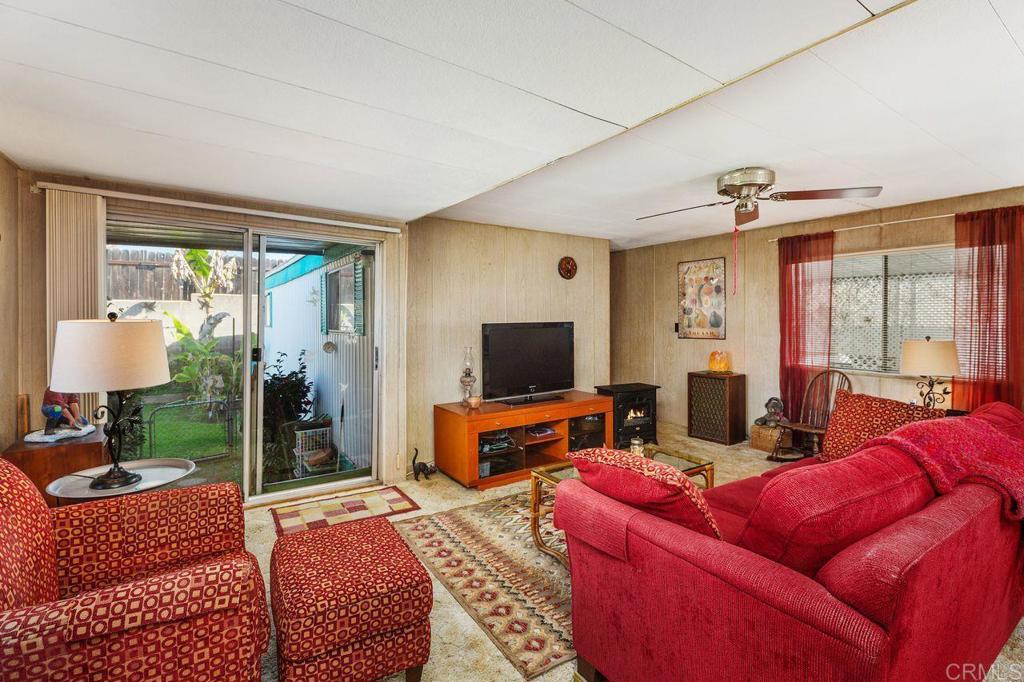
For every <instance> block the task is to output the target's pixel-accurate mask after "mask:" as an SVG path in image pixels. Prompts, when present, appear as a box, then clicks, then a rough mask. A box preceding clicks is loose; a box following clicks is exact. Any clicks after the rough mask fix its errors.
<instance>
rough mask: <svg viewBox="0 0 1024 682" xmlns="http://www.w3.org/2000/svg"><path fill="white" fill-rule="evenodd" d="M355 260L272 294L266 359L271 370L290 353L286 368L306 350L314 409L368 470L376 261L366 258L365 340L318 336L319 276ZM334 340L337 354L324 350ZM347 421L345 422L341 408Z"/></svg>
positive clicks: (334, 264)
mask: <svg viewBox="0 0 1024 682" xmlns="http://www.w3.org/2000/svg"><path fill="white" fill-rule="evenodd" d="M354 257H355V256H346V257H344V258H341V259H338V260H335V261H332V262H330V263H327V264H325V265H322V266H320V267H319V268H317V269H316V270H313V271H311V272H308V273H306V274H305V275H303V276H301V277H299V278H297V279H294V280H291V281H290V282H286V283H284V284H282V285H280V286H276V287H274V288H273V289H270V290H268V293H269V294H270V299H271V304H270V305H271V308H272V310H271V312H270V317H271V320H270V322H271V326H270V327H268V328H267V329H266V330H265V334H264V358H265V359H266V362H267V364H268V365H270V364H272V363H273V362H274V361H275V360H276V359H277V354H278V352H284V353H287V354H288V359H287V361H286V362H285V368H286V369H292V368H294V367H295V366H296V364H297V362H298V355H299V352H300V351H303V350H304V351H306V362H307V364H308V366H309V367H308V375H309V378H310V379H311V380H312V381H313V386H314V389H315V391H316V403H315V405H314V410H315V411H316V412H318V413H325V412H326V413H327V414H330V415H331V416H332V417H334V443H335V445H337V446H338V448H339V450H341V451H342V452H343V453H344V454H345V456H346V457H347V458H348V459H349V460H350V461H351V462H352V463H353V464H354V465H355V466H356V468H363V467H370V466H371V464H372V457H373V407H374V403H375V401H374V397H373V345H374V337H373V333H374V329H373V319H374V316H373V311H374V307H373V306H374V304H375V302H374V297H373V295H374V277H375V274H376V273H375V271H374V265H375V263H374V259H373V258H372V257H369V256H364V257H363V267H364V277H365V287H364V292H365V293H364V296H365V304H364V305H365V315H366V317H365V319H366V327H365V331H366V333H365V335H363V336H355V335H351V334H341V333H337V332H328V333H327V334H326V335H325V334H321V333H320V305H321V302H320V297H321V292H320V275H321V273H322V272H325V271H327V270H333V269H335V268H337V267H338V266H339V265H342V264H345V263H347V262H350V261H351V260H352V259H353V258H354ZM327 341H333V342H334V344H335V345H336V346H337V349H336V350H335V351H334V352H333V353H327V352H325V351H324V349H323V345H324V343H325V342H327ZM342 405H344V407H345V419H344V422H343V421H342V420H341V408H342Z"/></svg>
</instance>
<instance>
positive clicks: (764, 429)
mask: <svg viewBox="0 0 1024 682" xmlns="http://www.w3.org/2000/svg"><path fill="white" fill-rule="evenodd" d="M780 432H782V447H784V448H789V447H792V446H793V432H792V431H790V430H789V429H780V428H779V427H778V426H775V427H772V426H758V425H757V424H754V425H753V426H751V427H750V447H752V448H754V449H755V450H761V451H762V452H775V442H776V441H777V440H778V438H779V433H780Z"/></svg>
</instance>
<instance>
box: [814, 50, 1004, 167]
mask: <svg viewBox="0 0 1024 682" xmlns="http://www.w3.org/2000/svg"><path fill="white" fill-rule="evenodd" d="M810 53H811V55H813V56H814V58H815V59H817V60H818V61H820V62H821V63H822V64H824V65H825V66H826V67H828V68H829V69H831V70H832V71H833V72H835V73H836V74H837V75H839V76H840V77H841V78H843V79H844V80H846V81H847V82H848V83H850V84H851V85H852V86H853V87H855V88H857V89H858V90H860V91H861V92H863V93H864V94H866V95H867V96H868V97H870V98H871V99H873V100H875V101H876V102H878V103H879V104H881V105H882V106H883V107H885V108H886V109H888V110H889V111H891V112H892V113H893V114H894V115H896V116H898V117H900V119H902V120H903V121H905V122H906V123H907V124H908V125H910V126H912V127H914V128H917V129H918V130H920V131H921V132H922V133H924V134H925V135H927V136H928V137H930V138H931V139H932V140H934V141H935V142H936V143H937V144H939V145H942V146H943V147H945V148H946V149H948V150H949V151H951V152H953V153H954V154H956V155H957V156H959V157H960V158H961V159H963V160H964V161H966V162H967V163H969V164H970V165H972V166H974V167H975V168H977V169H978V170H980V171H981V172H983V173H985V174H987V175H989V176H991V177H995V175H994V174H993V173H992V172H991V171H989V170H988V169H987V168H984V167H982V166H981V165H979V164H978V163H977V162H976V161H975V160H974V159H972V158H970V157H968V156H966V155H965V154H964V153H963V152H961V151H960V150H958V149H956V148H954V147H951V146H950V145H949V144H947V143H946V142H945V141H944V140H942V139H941V138H939V137H938V136H936V135H935V134H934V133H932V132H931V131H929V130H928V129H926V128H925V127H924V126H922V125H921V124H920V123H918V122H917V121H914V120H913V119H911V118H908V117H907V116H905V115H904V114H903V113H902V112H901V111H899V110H897V109H895V108H894V107H893V106H892V105H891V104H889V103H888V102H886V101H885V100H884V99H882V98H881V97H879V96H878V95H876V94H875V93H873V92H871V90H869V89H868V88H866V87H864V86H863V85H861V84H860V83H858V82H857V81H856V80H855V79H854V78H853V77H851V76H850V75H849V74H847V73H845V72H844V71H843V70H842V69H840V68H839V67H837V66H836V65H834V64H832V63H831V62H829V61H828V59H826V58H825V57H823V56H822V55H820V54H818V52H817V51H816V50H810Z"/></svg>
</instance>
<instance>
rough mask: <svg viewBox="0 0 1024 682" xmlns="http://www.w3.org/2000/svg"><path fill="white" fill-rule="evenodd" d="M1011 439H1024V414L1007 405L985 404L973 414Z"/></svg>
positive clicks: (972, 414) (972, 413)
mask: <svg viewBox="0 0 1024 682" xmlns="http://www.w3.org/2000/svg"><path fill="white" fill-rule="evenodd" d="M971 416H972V417H977V418H978V419H984V420H985V421H987V422H988V423H989V424H991V425H992V426H994V427H995V428H997V429H999V430H1000V431H1002V432H1003V433H1005V434H1006V435H1007V436H1010V437H1011V438H1024V412H1021V411H1020V410H1018V409H1017V408H1016V407H1014V406H1013V405H1009V404H1007V403H999V402H996V403H985V404H984V405H982V406H981V407H979V408H977V409H975V410H974V411H973V412H971Z"/></svg>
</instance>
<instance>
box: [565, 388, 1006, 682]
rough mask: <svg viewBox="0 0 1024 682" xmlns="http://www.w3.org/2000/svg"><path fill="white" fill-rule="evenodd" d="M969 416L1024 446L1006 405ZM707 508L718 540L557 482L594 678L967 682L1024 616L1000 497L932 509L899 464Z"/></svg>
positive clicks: (858, 465) (938, 502) (784, 475)
mask: <svg viewBox="0 0 1024 682" xmlns="http://www.w3.org/2000/svg"><path fill="white" fill-rule="evenodd" d="M972 416H976V417H979V418H982V419H986V420H988V421H989V422H990V423H992V424H993V425H995V426H997V427H998V428H1001V429H1003V430H1004V431H1005V432H1007V433H1010V434H1011V435H1013V436H1015V437H1018V438H1024V415H1022V414H1021V413H1020V412H1019V411H1018V410H1015V409H1014V408H1011V407H1009V406H1007V405H1000V404H993V405H989V406H985V407H984V408H980V409H979V410H978V411H976V412H975V413H973V415H972ZM705 497H706V499H707V500H708V503H709V504H710V506H711V509H712V513H713V514H714V516H715V519H716V521H717V522H718V524H719V527H720V529H721V531H722V535H723V540H717V539H715V538H712V537H709V536H707V535H702V534H698V533H696V532H694V531H691V530H689V529H687V528H685V527H683V526H680V525H677V524H674V523H672V522H670V521H666V520H663V519H660V518H657V517H655V516H652V515H651V514H648V513H646V512H644V511H641V510H639V509H637V508H634V507H630V506H627V505H625V504H622V503H620V502H617V501H616V500H613V499H611V498H609V497H605V496H604V495H602V494H600V493H598V492H596V491H594V490H592V489H590V488H588V487H587V486H586V485H585V484H584V483H582V482H581V481H578V480H568V481H565V482H563V483H561V484H559V486H558V488H557V496H556V503H555V519H554V522H555V525H556V527H558V528H561V529H562V530H564V531H565V533H566V536H567V541H568V547H569V557H570V563H571V575H572V592H573V604H572V608H573V614H572V615H573V628H574V640H575V646H576V651H577V654H578V655H579V657H580V659H581V660H580V662H579V666H578V669H579V670H580V672H581V674H583V675H584V677H587V678H588V679H604V678H605V677H607V679H609V680H612V681H614V682H633V681H636V682H657V681H660V680H687V682H698V681H701V680H709V681H710V680H715V681H716V682H717V681H721V680H748V679H758V680H851V681H854V680H856V681H857V682H865V681H870V680H945V679H958V678H957V677H956V675H961V674H962V671H963V670H965V669H968V670H975V669H977V666H978V665H984V666H987V665H989V664H990V663H991V662H992V661H993V660H994V659H995V658H996V656H997V655H998V654H999V651H1000V649H1001V648H1002V647H1003V645H1004V644H1005V642H1006V641H1007V639H1008V638H1009V636H1010V634H1011V633H1012V631H1013V629H1014V627H1015V626H1016V624H1017V623H1018V621H1019V620H1020V618H1021V616H1022V615H1024V594H1022V590H1024V562H1022V552H1021V549H1022V548H1021V527H1020V523H1019V522H1015V521H1009V520H1007V519H1006V518H1005V517H1004V515H1003V513H1002V501H1001V498H1000V496H999V495H998V494H997V493H996V492H995V491H994V490H992V489H991V488H988V487H985V486H982V485H976V484H964V485H960V486H959V487H957V488H956V489H954V490H953V491H952V492H951V493H949V494H947V495H942V496H938V497H936V496H935V492H934V489H933V488H932V486H931V484H930V483H929V481H928V479H927V477H926V475H925V474H924V471H923V470H922V469H921V467H919V466H918V465H917V463H916V462H915V461H914V460H912V459H910V458H909V457H907V456H906V455H904V454H903V453H902V452H900V451H898V450H894V449H891V448H888V447H875V448H870V449H867V450H864V451H862V452H859V453H857V454H855V455H852V456H850V457H847V458H845V459H842V460H839V461H835V462H829V463H820V462H817V461H816V460H804V461H802V462H797V463H795V464H791V465H787V466H784V467H780V468H778V469H775V470H773V471H771V472H768V473H766V474H764V475H763V476H756V477H752V478H747V479H743V480H740V481H735V482H732V483H728V484H725V485H722V486H720V487H718V488H714V489H712V490H709V491H707V492H706V495H705ZM958 666H959V667H958ZM963 666H968V668H964V667H963ZM970 666H974V667H970Z"/></svg>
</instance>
